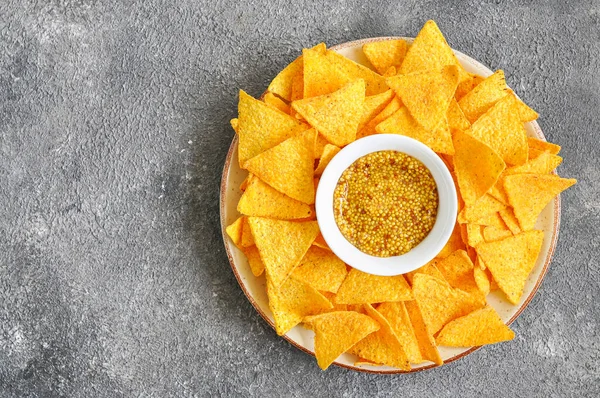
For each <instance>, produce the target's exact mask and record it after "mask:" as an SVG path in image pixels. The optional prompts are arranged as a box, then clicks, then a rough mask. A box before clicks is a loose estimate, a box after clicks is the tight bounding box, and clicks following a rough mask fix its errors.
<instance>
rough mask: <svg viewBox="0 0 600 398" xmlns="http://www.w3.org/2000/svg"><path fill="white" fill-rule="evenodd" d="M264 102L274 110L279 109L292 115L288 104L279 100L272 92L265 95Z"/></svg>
mask: <svg viewBox="0 0 600 398" xmlns="http://www.w3.org/2000/svg"><path fill="white" fill-rule="evenodd" d="M263 101H264V102H265V104H267V105H269V106H270V107H272V108H275V109H279V110H280V111H281V112H283V113H287V114H289V113H290V106H289V105H288V104H287V103H285V102H284V101H283V100H282V99H281V98H279V97H278V96H276V95H275V94H273V93H271V92H267V93H266V94H265V95H264V97H263Z"/></svg>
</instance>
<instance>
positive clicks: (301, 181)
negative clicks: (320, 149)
mask: <svg viewBox="0 0 600 398" xmlns="http://www.w3.org/2000/svg"><path fill="white" fill-rule="evenodd" d="M315 134H316V132H315V130H313V129H311V130H308V131H306V132H303V133H302V134H299V135H297V136H295V137H292V138H289V139H287V140H285V141H284V142H282V143H281V144H279V145H277V146H275V147H273V148H271V149H268V150H266V151H265V152H262V153H261V154H259V155H257V156H255V157H253V158H252V159H250V160H248V161H247V162H246V163H245V166H246V168H247V169H248V170H249V171H250V172H251V173H253V174H254V175H256V176H257V177H258V178H260V179H261V180H263V181H264V182H266V183H267V184H269V185H270V186H271V187H273V188H275V189H276V190H278V191H279V192H281V193H284V194H286V195H287V196H289V197H291V198H293V199H296V200H299V201H300V202H303V203H306V204H313V203H314V202H315V187H314V181H313V168H314V147H315Z"/></svg>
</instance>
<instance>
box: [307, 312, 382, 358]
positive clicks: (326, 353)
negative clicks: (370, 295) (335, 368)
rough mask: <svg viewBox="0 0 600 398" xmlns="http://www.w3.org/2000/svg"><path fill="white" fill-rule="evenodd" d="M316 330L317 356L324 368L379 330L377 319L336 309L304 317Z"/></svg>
mask: <svg viewBox="0 0 600 398" xmlns="http://www.w3.org/2000/svg"><path fill="white" fill-rule="evenodd" d="M304 322H305V323H306V324H307V325H308V326H309V327H310V328H311V329H312V330H313V331H314V332H315V356H316V357H317V363H318V364H319V367H320V368H321V369H323V370H325V369H327V368H328V367H329V365H331V364H332V363H333V361H335V359H336V358H337V357H339V356H340V355H341V354H343V353H344V352H346V351H348V350H349V349H350V348H351V347H352V346H353V345H355V344H356V343H358V342H359V341H360V340H362V339H363V338H365V337H366V336H368V335H369V334H371V333H373V332H376V331H377V330H379V328H380V326H379V323H378V322H377V321H375V320H374V319H372V318H371V317H369V316H368V315H363V314H359V313H358V312H354V311H335V312H328V313H325V314H320V315H314V316H309V317H306V318H304Z"/></svg>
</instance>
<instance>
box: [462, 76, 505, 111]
mask: <svg viewBox="0 0 600 398" xmlns="http://www.w3.org/2000/svg"><path fill="white" fill-rule="evenodd" d="M507 90H508V87H507V85H506V81H505V80H504V71H502V70H497V71H496V72H494V74H492V75H491V76H488V77H486V78H485V80H483V81H482V82H481V83H479V84H478V85H477V87H475V88H474V89H473V90H471V91H470V92H469V93H467V94H465V96H464V97H462V98H461V99H460V101H459V102H458V105H459V106H460V108H461V109H462V111H463V112H464V114H465V116H466V117H467V119H468V120H469V122H471V123H474V122H475V121H476V120H477V119H479V117H480V116H481V115H483V114H484V113H485V112H487V110H488V109H490V108H491V107H492V106H494V104H495V103H496V102H498V101H500V100H501V99H502V98H504V97H505V96H506V94H507Z"/></svg>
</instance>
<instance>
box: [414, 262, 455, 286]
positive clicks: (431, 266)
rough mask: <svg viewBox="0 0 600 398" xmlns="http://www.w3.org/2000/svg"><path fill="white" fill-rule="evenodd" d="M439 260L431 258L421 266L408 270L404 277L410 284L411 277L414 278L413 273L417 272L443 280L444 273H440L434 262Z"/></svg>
mask: <svg viewBox="0 0 600 398" xmlns="http://www.w3.org/2000/svg"><path fill="white" fill-rule="evenodd" d="M440 261H441V259H439V258H434V259H433V260H431V261H430V262H428V263H427V264H425V265H424V266H422V267H421V268H417V269H416V270H414V271H410V272H408V273H406V274H404V277H405V278H406V279H408V282H409V283H410V284H411V285H412V283H413V279H414V278H415V275H417V274H425V275H429V276H433V277H434V278H438V279H439V280H442V281H445V279H444V275H442V273H441V272H440V270H439V269H438V268H437V267H436V264H437V263H438V262H440Z"/></svg>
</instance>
